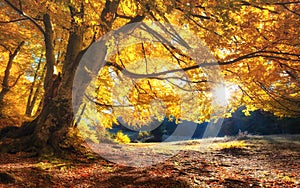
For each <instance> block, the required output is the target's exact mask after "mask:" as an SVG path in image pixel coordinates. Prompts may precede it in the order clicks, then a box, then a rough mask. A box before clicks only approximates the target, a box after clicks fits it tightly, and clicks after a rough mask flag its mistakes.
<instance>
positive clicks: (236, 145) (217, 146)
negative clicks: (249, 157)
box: [213, 140, 247, 149]
mask: <svg viewBox="0 0 300 188" xmlns="http://www.w3.org/2000/svg"><path fill="white" fill-rule="evenodd" d="M246 146H247V144H246V143H245V142H244V141H243V140H241V141H229V142H221V143H217V144H215V145H214V146H213V147H214V148H215V149H232V148H245V147H246Z"/></svg>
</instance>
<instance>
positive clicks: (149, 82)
mask: <svg viewBox="0 0 300 188" xmlns="http://www.w3.org/2000/svg"><path fill="white" fill-rule="evenodd" d="M1 6H3V7H5V9H6V10H8V11H7V13H6V14H7V17H8V20H5V21H12V20H14V19H16V18H15V15H18V16H19V17H18V19H17V20H15V21H16V22H18V27H20V28H22V27H25V26H27V27H28V25H29V27H30V28H32V30H33V31H35V33H34V34H32V36H38V37H40V38H43V48H44V50H45V59H46V73H45V79H44V84H43V86H44V100H43V107H42V110H41V112H40V114H39V115H38V116H37V118H36V119H35V120H34V121H32V122H31V123H27V124H25V125H24V126H22V127H21V128H20V129H19V130H18V131H16V132H15V134H13V137H15V138H18V137H21V138H22V139H18V140H17V141H18V142H20V141H21V142H23V144H22V145H20V144H18V143H17V142H16V143H15V145H14V146H15V148H17V150H27V151H38V152H39V153H40V154H42V153H58V154H62V153H63V151H66V150H65V149H71V150H73V149H74V144H75V141H76V140H75V139H74V138H72V137H71V136H70V135H71V134H70V133H71V130H74V129H75V128H76V126H77V123H78V121H77V119H75V117H74V114H78V113H79V114H81V111H83V110H82V109H84V108H85V106H84V104H83V103H82V102H83V101H84V100H89V101H93V102H94V103H96V104H97V105H98V110H99V111H100V112H101V111H105V110H111V109H112V107H113V106H114V105H113V104H112V102H113V101H112V99H111V98H110V97H109V96H110V93H111V92H112V90H111V88H112V87H113V85H112V83H113V78H115V77H117V76H119V77H120V78H121V79H120V80H125V81H126V79H130V81H129V82H130V84H133V85H132V86H133V88H134V89H132V90H131V91H130V92H129V94H130V95H129V96H128V99H129V100H128V104H130V105H131V107H134V108H128V110H129V111H128V113H126V114H128V115H132V116H127V117H126V116H124V117H122V118H124V119H125V120H126V121H128V122H129V123H131V124H139V123H143V121H147V116H148V115H149V113H150V112H151V109H150V106H149V101H150V100H151V99H153V98H156V99H160V100H163V101H165V102H166V110H167V112H166V114H167V115H169V116H170V117H171V116H172V117H175V118H176V119H179V118H181V119H189V120H193V121H197V122H203V121H206V120H209V119H210V118H211V117H210V114H213V110H214V108H213V107H211V106H210V107H207V104H210V102H211V100H212V97H211V91H212V90H213V88H212V83H211V82H210V81H209V79H208V76H207V74H204V71H203V69H204V67H212V69H213V67H216V66H220V67H221V69H222V74H223V76H224V78H225V84H226V88H230V87H231V88H234V89H232V91H231V92H235V93H236V94H234V96H235V97H234V98H232V99H231V103H230V104H229V109H228V110H227V111H226V112H227V113H226V112H224V113H222V115H227V116H229V114H230V113H231V112H232V111H234V109H236V107H238V106H240V105H246V106H247V110H253V109H256V108H261V109H265V110H268V111H271V112H273V113H275V114H277V115H280V116H299V114H300V113H299V97H300V96H299V38H300V37H299V31H298V29H297V28H299V22H300V19H299V3H298V2H285V1H282V0H279V1H273V0H272V1H269V2H266V1H239V0H237V1H222V2H221V1H202V0H198V1H188V0H181V1H172V0H170V1H161V0H155V1H151V2H143V1H139V0H106V1H103V2H99V1H94V0H85V1H72V0H70V1H46V0H42V1H39V2H37V1H33V0H28V1H26V2H25V1H22V0H19V1H16V0H4V2H2V3H1ZM140 22H144V23H151V22H157V23H160V24H158V25H157V27H159V28H160V29H161V30H162V31H163V32H162V33H159V32H156V31H153V30H152V29H151V27H148V26H147V24H140V25H135V26H137V27H138V28H139V29H142V30H143V31H144V33H147V36H149V37H152V38H153V39H155V41H157V44H155V45H154V44H149V43H147V42H141V43H140V44H137V45H135V46H131V47H128V48H124V49H122V48H121V49H118V50H117V52H116V53H115V55H114V56H108V54H109V52H111V50H112V49H110V44H112V43H114V41H113V39H112V40H111V39H107V38H105V37H104V38H101V36H105V34H107V33H109V32H110V31H113V30H116V32H115V34H118V35H119V36H122V35H125V36H126V35H128V36H129V34H131V33H134V32H135V28H134V27H126V26H132V25H130V24H134V23H140ZM168 24H169V25H168ZM170 25H176V26H177V27H180V28H185V29H188V30H190V31H192V32H193V33H194V35H195V36H196V37H197V38H199V39H201V40H202V41H204V42H205V45H207V46H208V47H209V48H210V50H211V51H212V53H213V54H214V56H215V57H216V60H213V59H212V58H208V57H207V58H205V57H202V59H201V58H200V60H199V61H200V62H195V59H192V58H191V57H190V56H189V54H186V53H185V52H186V51H185V50H184V49H188V48H189V45H190V44H191V45H192V44H193V40H192V38H189V37H188V36H185V34H184V32H182V31H179V30H177V29H174V28H173V27H170ZM118 28H121V29H118ZM164 33H168V34H169V35H171V36H173V38H175V39H176V40H175V42H176V43H177V46H176V45H174V44H173V42H174V40H173V39H172V40H169V39H170V38H169V39H168V38H167V39H166V37H164ZM196 37H195V38H196ZM100 38H101V39H100ZM97 39H100V40H99V41H97ZM96 41H97V42H96ZM27 42H28V43H31V42H32V41H27ZM93 44H95V45H96V46H98V51H97V52H99V53H97V54H96V55H95V57H94V59H92V61H89V62H85V64H84V66H79V65H82V62H81V60H82V57H84V56H87V55H91V54H92V52H91V51H88V48H89V47H90V46H91V45H93ZM178 44H179V45H178ZM192 46H193V45H192ZM193 47H194V46H193ZM196 49H197V48H196ZM88 53H89V54H88ZM194 53H197V51H194ZM129 54H134V55H129ZM92 55H93V54H92ZM147 57H154V58H155V57H164V58H168V59H169V60H170V61H171V62H172V63H173V65H174V66H173V68H174V67H178V70H177V69H174V70H170V71H171V72H173V73H174V74H175V78H166V77H164V75H167V73H168V72H166V71H165V72H164V71H161V72H158V73H157V72H156V73H154V70H150V69H149V72H147V71H140V72H139V71H137V72H136V69H138V67H135V63H134V62H135V58H139V59H144V60H146V59H147ZM97 62H98V63H99V62H100V64H103V65H104V64H105V67H104V68H103V69H101V70H99V69H100V67H97V66H98V65H97ZM159 64H160V62H159V61H157V64H156V65H153V66H154V67H155V66H159ZM169 68H172V67H169ZM55 69H58V70H59V72H55V71H54V70H55ZM76 71H77V73H80V74H79V75H81V77H76V80H75V82H76V84H75V85H74V84H73V82H74V76H75V72H76ZM91 71H92V72H91ZM179 71H183V72H184V74H185V76H186V77H182V76H181V75H180V74H179V75H178V74H177V72H179ZM98 72H99V74H98V76H97V77H98V79H96V84H95V85H96V88H98V90H96V91H95V90H94V91H93V92H92V95H93V96H89V95H86V94H85V93H84V92H85V91H86V89H88V88H89V87H88V86H89V84H90V82H91V81H92V80H93V78H92V75H91V73H93V74H95V73H98ZM186 78H188V80H187V79H186ZM134 79H140V81H139V82H136V81H135V80H134ZM168 79H169V80H168ZM170 79H179V80H181V81H182V82H185V84H184V85H185V86H188V88H189V90H190V91H191V92H192V93H193V92H194V94H195V93H197V95H195V96H193V97H196V98H197V100H196V101H197V102H196V103H191V105H195V106H197V105H198V104H199V105H202V106H203V108H199V111H201V112H199V111H198V108H197V107H196V108H194V106H190V108H191V109H192V110H190V111H193V110H195V109H197V110H195V112H194V113H189V115H188V116H187V115H184V113H180V109H179V106H180V105H181V104H178V101H180V100H178V94H180V93H181V92H182V91H187V88H186V87H183V88H182V87H180V85H178V84H177V85H176V83H175V85H174V83H173V85H172V84H171V83H170V82H169V81H170ZM166 82H168V84H167V85H166V84H164V83H166ZM171 85H172V86H171ZM230 85H231V86H230ZM73 86H76V87H75V88H73ZM72 91H73V92H74V91H75V94H74V95H73V101H75V103H73V104H72ZM161 91H163V92H161ZM120 95H121V94H120ZM187 96H189V95H187ZM190 96H191V95H190ZM74 98H75V99H74ZM188 104H190V103H188ZM187 108H188V106H185V109H187ZM114 109H116V108H114ZM155 110H157V109H155ZM247 110H246V111H245V113H247V112H248V111H247ZM114 113H115V114H114ZM114 113H111V114H107V113H102V115H101V119H100V121H101V122H100V123H103V124H104V126H109V125H111V124H112V123H113V121H114V120H115V119H116V118H117V116H118V113H119V112H118V110H117V109H116V110H115V112H114ZM199 114H200V115H199ZM159 115H160V113H157V116H159ZM130 121H131V122H130ZM1 147H2V146H1ZM3 148H6V149H7V150H8V149H9V148H7V147H3ZM4 150H5V149H4Z"/></svg>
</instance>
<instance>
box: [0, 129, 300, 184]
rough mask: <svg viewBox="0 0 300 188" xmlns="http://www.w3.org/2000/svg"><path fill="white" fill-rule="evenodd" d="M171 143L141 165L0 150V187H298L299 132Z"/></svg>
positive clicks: (299, 175)
mask: <svg viewBox="0 0 300 188" xmlns="http://www.w3.org/2000/svg"><path fill="white" fill-rule="evenodd" d="M172 144H175V145H176V144H177V145H182V146H184V147H183V148H184V149H182V151H180V152H178V153H177V154H176V155H175V156H173V157H171V158H169V159H168V160H166V161H164V162H162V163H159V164H156V165H154V166H149V167H143V168H133V167H126V166H120V165H116V164H113V163H110V162H107V161H104V160H94V161H89V162H78V160H79V159H76V158H74V161H77V162H74V161H73V162H70V161H61V160H57V161H55V160H52V161H51V162H50V161H47V160H44V161H39V160H38V159H36V158H28V157H25V155H26V154H24V153H18V154H0V187H113V188H118V187H147V188H148V187H155V188H156V187H164V188H167V187H171V188H176V187H183V188H185V187H245V188H246V187H300V174H299V169H300V135H294V136H280V135H279V136H264V137H259V136H247V137H246V138H244V139H243V140H241V139H239V140H235V139H232V138H222V139H211V140H196V141H187V142H178V143H172ZM162 151H163V150H162ZM162 151H160V152H162ZM128 157H129V158H130V156H128Z"/></svg>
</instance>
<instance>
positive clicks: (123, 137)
mask: <svg viewBox="0 0 300 188" xmlns="http://www.w3.org/2000/svg"><path fill="white" fill-rule="evenodd" d="M115 137H116V138H115V140H116V141H117V142H119V143H123V144H128V143H130V138H129V137H128V136H127V135H126V134H124V133H123V132H122V131H118V132H117V134H116V136H115Z"/></svg>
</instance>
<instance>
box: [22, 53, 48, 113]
mask: <svg viewBox="0 0 300 188" xmlns="http://www.w3.org/2000/svg"><path fill="white" fill-rule="evenodd" d="M42 58H43V55H42V54H41V57H40V59H39V62H38V66H37V68H36V71H35V73H34V77H33V82H32V84H31V87H30V92H29V96H28V99H27V105H26V111H25V115H27V116H29V117H31V116H32V111H33V109H34V106H35V105H36V102H37V98H38V95H39V93H40V86H41V81H40V80H38V77H39V76H38V73H39V71H40V68H41V64H42ZM45 70H46V67H44V68H43V71H42V73H41V76H40V78H41V79H42V78H44V72H45ZM34 88H36V89H35V90H34Z"/></svg>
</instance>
